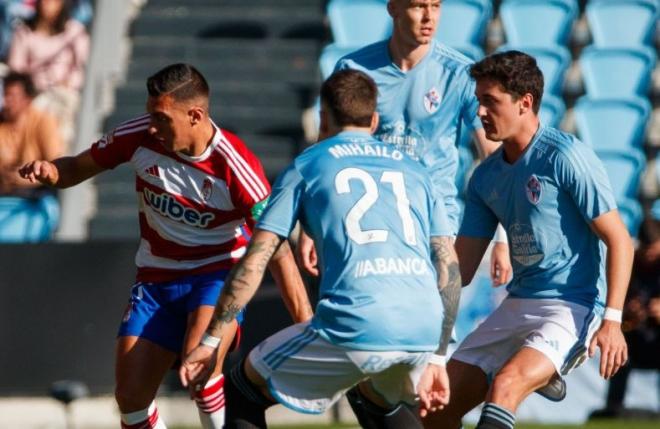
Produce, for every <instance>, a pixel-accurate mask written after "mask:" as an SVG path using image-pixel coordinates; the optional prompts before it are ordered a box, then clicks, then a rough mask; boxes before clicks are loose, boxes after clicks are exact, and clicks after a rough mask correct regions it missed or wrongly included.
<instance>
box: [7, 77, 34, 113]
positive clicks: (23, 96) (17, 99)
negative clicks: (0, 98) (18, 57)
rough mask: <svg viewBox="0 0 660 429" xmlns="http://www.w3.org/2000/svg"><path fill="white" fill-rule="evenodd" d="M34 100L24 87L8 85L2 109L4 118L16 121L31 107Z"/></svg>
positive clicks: (15, 84)
mask: <svg viewBox="0 0 660 429" xmlns="http://www.w3.org/2000/svg"><path fill="white" fill-rule="evenodd" d="M31 102H32V100H31V99H30V97H29V96H28V95H27V93H26V92H25V90H24V89H23V86H22V85H21V84H19V83H12V84H9V85H6V86H5V88H4V106H3V108H2V114H3V116H4V117H5V118H6V119H7V120H9V121H14V120H16V119H17V118H18V117H19V116H20V115H21V113H23V112H24V111H25V110H27V108H28V107H30V103H31Z"/></svg>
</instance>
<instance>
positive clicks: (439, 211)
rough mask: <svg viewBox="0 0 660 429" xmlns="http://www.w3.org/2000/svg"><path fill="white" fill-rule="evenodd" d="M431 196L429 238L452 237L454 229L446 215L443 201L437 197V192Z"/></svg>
mask: <svg viewBox="0 0 660 429" xmlns="http://www.w3.org/2000/svg"><path fill="white" fill-rule="evenodd" d="M432 195H433V196H434V198H433V201H432V202H431V204H432V212H431V237H453V236H454V228H453V227H452V223H451V222H450V220H449V216H448V215H447V208H446V206H445V200H444V199H443V198H442V197H439V195H440V194H439V193H438V192H433V193H432Z"/></svg>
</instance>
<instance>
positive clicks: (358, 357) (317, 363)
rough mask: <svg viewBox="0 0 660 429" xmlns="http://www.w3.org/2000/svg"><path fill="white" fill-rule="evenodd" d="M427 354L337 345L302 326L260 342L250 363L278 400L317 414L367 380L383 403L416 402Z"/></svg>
mask: <svg viewBox="0 0 660 429" xmlns="http://www.w3.org/2000/svg"><path fill="white" fill-rule="evenodd" d="M431 354H432V353H431V352H405V351H365V350H355V349H348V348H345V347H340V346H337V345H334V344H332V343H330V342H328V341H327V340H325V339H324V338H323V337H321V336H320V335H319V334H318V332H316V330H314V328H312V327H311V326H310V324H309V322H306V323H299V324H297V325H293V326H290V327H288V328H286V329H284V330H282V331H280V332H278V333H276V334H275V335H273V336H271V337H269V338H268V339H266V340H265V341H263V342H261V343H260V344H259V345H258V346H256V347H255V348H254V349H252V351H251V352H250V354H249V356H248V359H249V360H250V363H251V364H252V366H253V367H254V368H255V369H256V370H257V372H259V374H261V376H262V377H263V378H264V379H265V380H266V381H267V382H268V387H269V390H270V393H271V395H273V398H275V399H276V400H277V402H279V403H281V404H282V405H284V406H286V407H287V408H290V409H292V410H294V411H298V412H302V413H309V414H320V413H323V412H324V411H325V410H326V409H327V408H328V407H330V406H331V405H332V404H334V403H335V402H336V401H337V400H339V398H340V397H341V396H342V395H343V394H344V393H345V392H346V391H347V390H348V389H350V388H351V387H352V386H354V385H355V384H357V383H359V382H360V381H362V380H364V379H367V378H369V379H370V380H371V385H372V387H373V389H374V390H375V391H376V392H377V393H378V394H380V395H381V397H382V399H383V400H384V401H385V402H386V403H388V404H390V405H392V406H395V405H397V404H399V403H400V402H407V403H409V404H414V403H415V400H416V396H417V395H416V393H417V392H416V387H417V383H418V381H419V379H420V377H421V376H422V373H423V372H424V369H425V367H426V364H427V363H428V360H429V359H430V357H431Z"/></svg>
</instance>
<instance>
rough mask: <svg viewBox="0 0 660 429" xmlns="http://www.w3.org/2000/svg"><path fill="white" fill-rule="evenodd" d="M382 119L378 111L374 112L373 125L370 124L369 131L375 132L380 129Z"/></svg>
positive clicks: (372, 116)
mask: <svg viewBox="0 0 660 429" xmlns="http://www.w3.org/2000/svg"><path fill="white" fill-rule="evenodd" d="M379 121H380V116H378V112H374V113H373V114H372V115H371V125H370V126H369V132H370V133H371V134H373V133H375V132H376V130H377V129H378V122H379Z"/></svg>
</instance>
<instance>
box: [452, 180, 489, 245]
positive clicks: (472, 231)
mask: <svg viewBox="0 0 660 429" xmlns="http://www.w3.org/2000/svg"><path fill="white" fill-rule="evenodd" d="M475 176H476V175H473V176H472V178H471V179H470V182H469V183H468V188H467V192H466V197H465V212H464V214H463V222H462V223H461V228H460V230H459V231H458V235H462V236H464V237H475V238H487V239H489V240H490V239H492V238H493V235H494V234H495V230H496V229H497V224H498V219H497V217H496V216H495V213H493V211H492V210H491V209H490V208H489V207H488V206H487V205H486V204H485V202H484V201H483V199H482V198H481V196H480V195H479V193H478V192H477V190H476V177H475Z"/></svg>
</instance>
